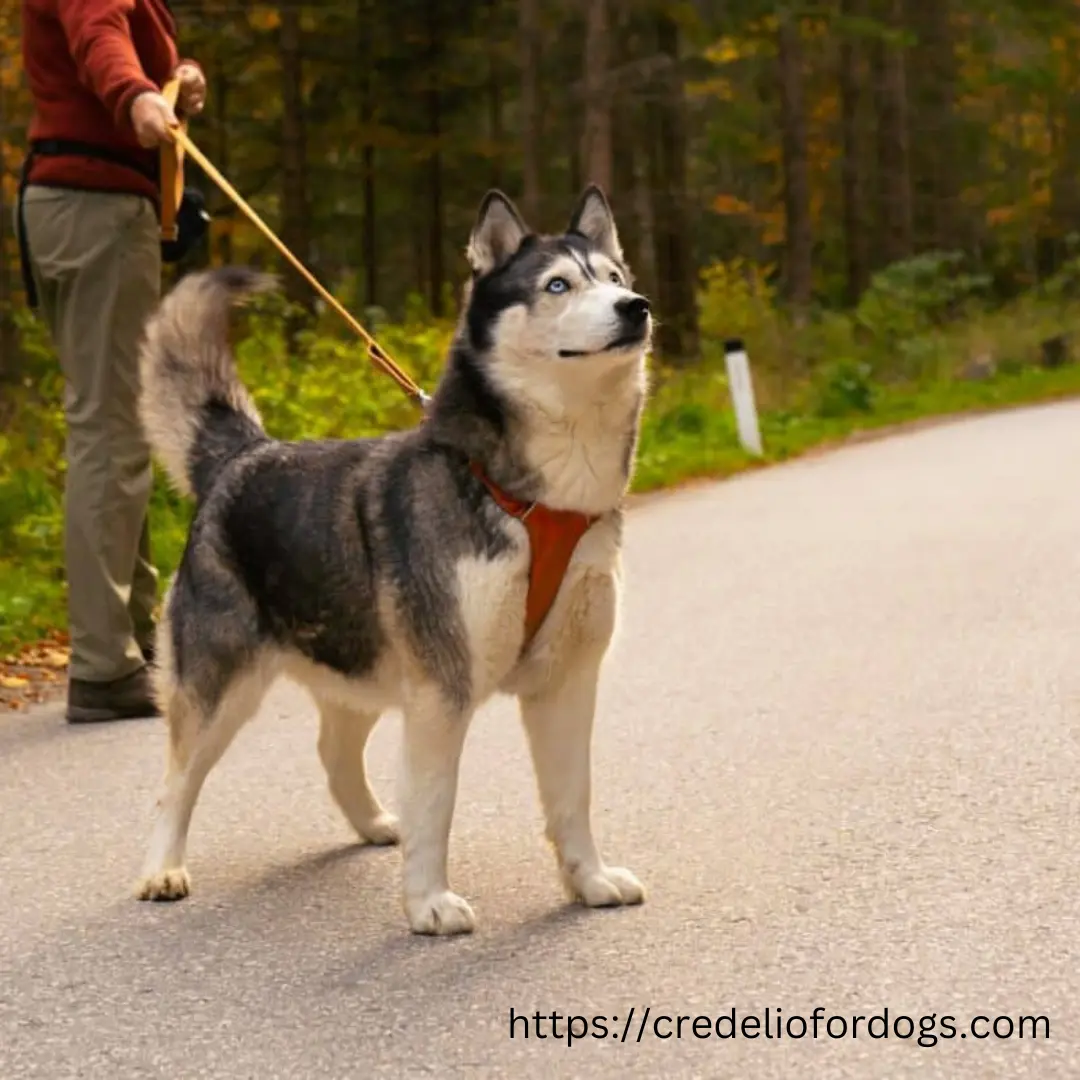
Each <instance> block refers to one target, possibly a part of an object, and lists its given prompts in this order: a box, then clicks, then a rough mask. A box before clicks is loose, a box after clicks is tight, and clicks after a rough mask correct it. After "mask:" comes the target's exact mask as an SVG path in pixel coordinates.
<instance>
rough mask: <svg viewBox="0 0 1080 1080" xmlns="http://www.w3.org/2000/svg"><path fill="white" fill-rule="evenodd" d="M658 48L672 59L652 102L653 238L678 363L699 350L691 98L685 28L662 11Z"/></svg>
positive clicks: (661, 301)
mask: <svg viewBox="0 0 1080 1080" xmlns="http://www.w3.org/2000/svg"><path fill="white" fill-rule="evenodd" d="M654 34H655V43H656V47H657V52H658V53H660V55H662V56H663V57H665V58H666V59H667V60H668V64H667V65H666V67H665V68H664V70H663V72H662V74H661V75H660V76H659V77H658V78H657V80H656V83H655V85H654V88H653V94H652V101H651V102H650V105H649V113H650V118H651V123H650V124H649V129H650V142H651V151H652V157H651V161H652V168H651V175H650V186H651V188H652V203H653V215H652V216H653V242H654V244H655V250H656V300H657V304H656V307H657V315H658V318H659V327H658V330H657V338H656V341H657V347H658V349H659V351H660V354H661V356H663V358H664V359H665V360H667V361H669V362H672V363H684V362H687V361H689V360H691V359H692V358H693V357H694V356H695V355H696V354H697V351H698V326H697V297H696V295H695V291H696V290H695V285H696V281H695V273H694V265H693V255H692V251H691V239H690V229H689V221H688V219H687V213H686V201H687V190H686V189H687V168H686V152H687V146H686V143H687V140H686V101H685V95H684V88H683V76H682V75H681V73H680V71H679V29H678V25H677V24H676V23H675V21H674V20H673V19H672V18H671V17H670V16H669V15H668V14H667V13H666V12H661V13H659V14H658V15H656V17H655V21H654Z"/></svg>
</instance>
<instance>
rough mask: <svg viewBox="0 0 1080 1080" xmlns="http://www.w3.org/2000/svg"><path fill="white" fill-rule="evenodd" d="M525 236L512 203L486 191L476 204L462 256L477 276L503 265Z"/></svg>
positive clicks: (526, 232) (525, 229) (524, 226)
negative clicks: (466, 246)
mask: <svg viewBox="0 0 1080 1080" xmlns="http://www.w3.org/2000/svg"><path fill="white" fill-rule="evenodd" d="M528 235H529V227H528V226H527V225H526V224H525V222H524V221H522V219H521V215H520V214H519V213H518V212H517V208H516V207H515V206H514V204H513V203H512V202H511V201H510V200H509V199H508V198H507V197H506V196H505V195H504V194H503V193H502V192H501V191H495V190H492V191H489V192H488V193H487V194H486V195H485V196H484V201H483V202H482V203H481V204H480V210H479V213H477V215H476V224H475V225H474V226H473V231H472V236H470V237H469V246H468V248H466V250H465V257H466V258H467V259H468V260H469V265H470V266H471V267H472V268H473V272H474V273H475V274H477V275H480V274H486V273H489V272H490V271H492V270H494V269H495V267H497V266H499V265H500V264H502V263H504V262H505V261H506V260H507V259H509V258H510V256H511V255H513V254H514V252H516V251H517V249H518V248H519V247H520V246H521V241H522V240H524V239H525V237H526V236H528Z"/></svg>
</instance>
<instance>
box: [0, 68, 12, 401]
mask: <svg viewBox="0 0 1080 1080" xmlns="http://www.w3.org/2000/svg"><path fill="white" fill-rule="evenodd" d="M7 126H8V119H7V90H6V89H5V88H4V85H3V82H0V165H2V164H3V148H4V145H5V143H6V142H7V141H8V130H7ZM0 172H2V169H0ZM9 213H10V209H9V207H8V205H7V200H6V199H5V198H4V185H3V182H2V180H0V381H3V380H4V379H9V378H11V377H12V376H13V375H14V373H15V365H16V356H15V326H14V323H13V321H12V309H13V305H14V290H13V289H12V275H11V264H10V263H9V262H8V215H9Z"/></svg>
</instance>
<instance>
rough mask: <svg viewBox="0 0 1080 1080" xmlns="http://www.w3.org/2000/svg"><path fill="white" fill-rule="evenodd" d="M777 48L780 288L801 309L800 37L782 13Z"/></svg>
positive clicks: (807, 266)
mask: <svg viewBox="0 0 1080 1080" xmlns="http://www.w3.org/2000/svg"><path fill="white" fill-rule="evenodd" d="M777 46H778V52H779V56H778V75H779V83H780V136H781V146H782V154H783V170H784V219H785V230H784V249H785V250H784V262H785V268H784V291H785V294H786V296H787V300H788V302H789V303H790V304H791V305H792V307H793V308H795V309H796V311H799V312H805V310H806V308H807V307H808V306H809V304H810V298H811V295H812V292H813V283H814V282H813V274H814V264H813V256H814V251H813V234H812V231H811V221H810V162H809V148H808V136H807V131H806V106H805V102H804V96H803V59H802V38H801V32H800V29H799V22H798V19H797V17H795V16H792V15H790V14H788V13H786V12H785V13H782V14H781V15H780V21H779V26H778V28H777Z"/></svg>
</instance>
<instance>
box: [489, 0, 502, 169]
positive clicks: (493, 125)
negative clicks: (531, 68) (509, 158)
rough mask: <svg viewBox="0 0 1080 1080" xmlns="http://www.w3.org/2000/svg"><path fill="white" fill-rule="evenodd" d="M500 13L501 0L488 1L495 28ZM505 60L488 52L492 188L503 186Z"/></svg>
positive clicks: (493, 52) (492, 23)
mask: <svg viewBox="0 0 1080 1080" xmlns="http://www.w3.org/2000/svg"><path fill="white" fill-rule="evenodd" d="M498 12H499V0H488V11H487V17H488V19H490V20H491V25H492V26H495V25H497V24H496V21H495V20H496V19H497V18H498ZM502 80H503V58H502V54H501V53H500V51H499V49H498V48H496V47H493V48H491V49H490V50H489V51H488V85H487V96H488V137H489V138H490V140H491V155H492V156H491V186H492V187H494V188H501V187H502V186H503V139H504V138H505V132H504V130H503V108H502V94H503V86H502Z"/></svg>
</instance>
